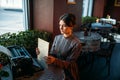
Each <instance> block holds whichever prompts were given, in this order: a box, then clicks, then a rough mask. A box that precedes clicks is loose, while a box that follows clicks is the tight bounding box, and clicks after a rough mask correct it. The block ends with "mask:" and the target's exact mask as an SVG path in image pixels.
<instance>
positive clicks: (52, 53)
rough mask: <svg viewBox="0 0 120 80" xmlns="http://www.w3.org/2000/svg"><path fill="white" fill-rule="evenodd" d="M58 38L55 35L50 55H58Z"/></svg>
mask: <svg viewBox="0 0 120 80" xmlns="http://www.w3.org/2000/svg"><path fill="white" fill-rule="evenodd" d="M56 40H57V38H56V37H55V39H54V41H53V44H52V47H51V50H50V53H49V55H51V56H54V57H57V56H56V51H55V44H56Z"/></svg>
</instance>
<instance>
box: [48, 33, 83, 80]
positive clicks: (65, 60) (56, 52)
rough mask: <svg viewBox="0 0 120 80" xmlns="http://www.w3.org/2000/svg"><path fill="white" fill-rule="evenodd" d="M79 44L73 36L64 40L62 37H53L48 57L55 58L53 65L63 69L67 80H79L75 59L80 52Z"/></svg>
mask: <svg viewBox="0 0 120 80" xmlns="http://www.w3.org/2000/svg"><path fill="white" fill-rule="evenodd" d="M81 47H82V46H81V43H80V40H79V39H78V38H76V37H75V36H74V35H72V36H70V37H67V38H65V37H64V36H63V35H58V36H56V37H55V39H54V42H53V45H52V48H51V50H50V55H52V56H54V57H56V60H55V62H54V63H53V64H54V65H56V66H58V67H60V68H62V69H64V72H65V76H66V77H68V78H69V80H79V75H78V66H77V63H76V61H77V58H78V57H79V55H80V52H81Z"/></svg>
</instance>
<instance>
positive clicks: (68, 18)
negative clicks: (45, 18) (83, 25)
mask: <svg viewBox="0 0 120 80" xmlns="http://www.w3.org/2000/svg"><path fill="white" fill-rule="evenodd" d="M59 20H63V21H64V22H65V23H66V25H67V26H70V27H71V26H74V25H75V24H76V17H75V15H73V14H71V13H65V14H63V15H62V16H61V17H60V18H59Z"/></svg>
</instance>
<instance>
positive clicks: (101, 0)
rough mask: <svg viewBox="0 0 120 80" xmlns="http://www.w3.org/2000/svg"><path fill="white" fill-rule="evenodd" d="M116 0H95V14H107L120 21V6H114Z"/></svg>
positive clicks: (99, 15) (104, 15)
mask: <svg viewBox="0 0 120 80" xmlns="http://www.w3.org/2000/svg"><path fill="white" fill-rule="evenodd" d="M114 3H115V0H94V7H93V16H96V17H100V18H101V17H104V18H105V17H106V15H107V14H109V15H110V16H111V18H113V19H116V20H117V21H120V17H119V16H120V6H119V7H118V6H114Z"/></svg>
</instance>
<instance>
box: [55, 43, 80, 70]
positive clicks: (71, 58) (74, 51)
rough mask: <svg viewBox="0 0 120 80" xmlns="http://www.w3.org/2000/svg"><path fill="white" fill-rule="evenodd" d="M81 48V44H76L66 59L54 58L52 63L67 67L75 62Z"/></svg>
mask: <svg viewBox="0 0 120 80" xmlns="http://www.w3.org/2000/svg"><path fill="white" fill-rule="evenodd" d="M81 49H82V46H81V44H76V45H75V46H74V48H73V49H72V54H71V55H69V56H68V57H67V59H66V60H61V59H58V58H56V59H55V61H54V63H53V64H54V65H56V66H59V67H60V68H64V69H67V68H68V67H69V66H70V65H72V64H74V63H76V61H77V59H78V57H79V55H80V52H81Z"/></svg>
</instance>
